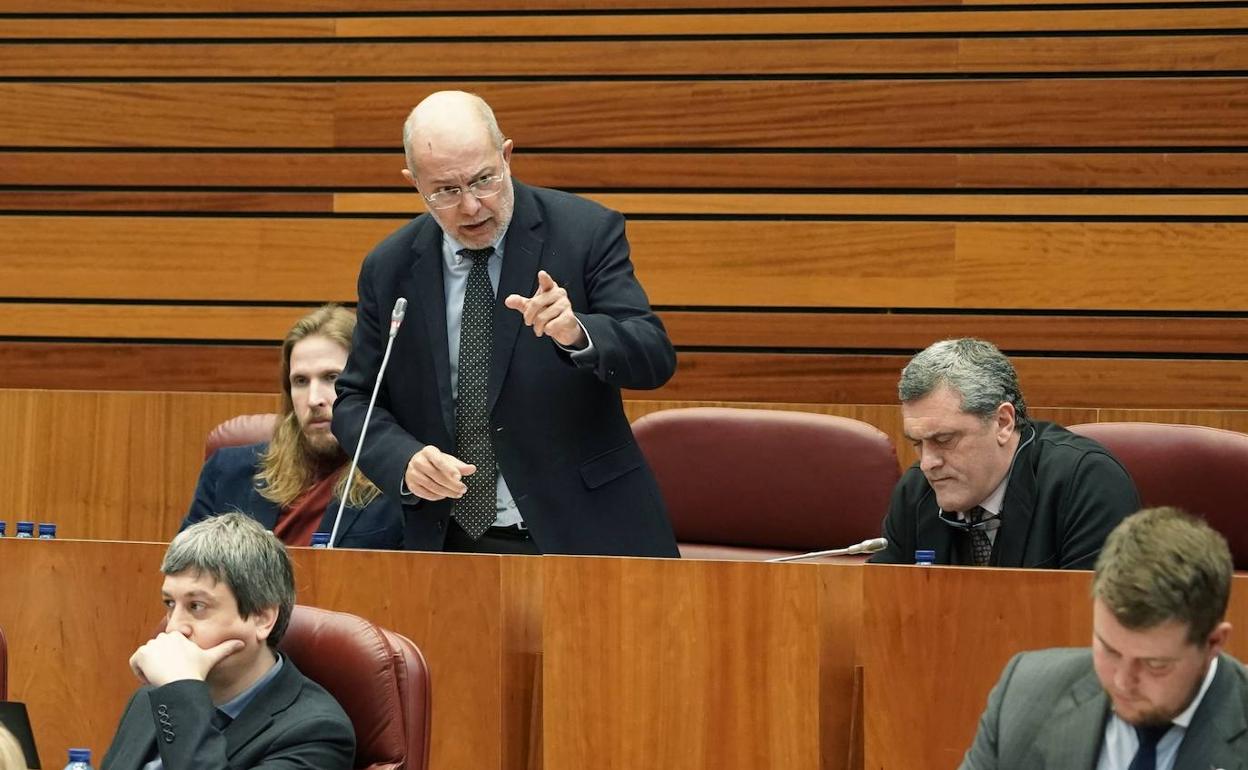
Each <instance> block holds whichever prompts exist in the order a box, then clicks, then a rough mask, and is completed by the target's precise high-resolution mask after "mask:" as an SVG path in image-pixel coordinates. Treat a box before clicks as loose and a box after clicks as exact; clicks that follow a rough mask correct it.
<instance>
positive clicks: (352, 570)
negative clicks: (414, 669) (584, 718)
mask: <svg viewBox="0 0 1248 770" xmlns="http://www.w3.org/2000/svg"><path fill="white" fill-rule="evenodd" d="M292 553H293V554H294V556H295V559H296V564H297V566H298V567H299V578H300V583H299V596H300V601H303V602H306V603H308V604H315V605H316V606H319V607H325V608H327V609H334V610H340V611H343V612H352V613H355V614H357V615H361V616H363V617H366V618H368V619H369V620H371V621H373V622H374V623H379V624H381V625H382V626H385V627H386V628H390V629H393V630H395V631H398V632H399V633H401V634H403V635H405V636H407V637H408V638H410V639H411V640H412V641H414V642H415V643H416V644H417V646H419V647H420V649H421V652H423V653H424V655H425V658H426V660H427V661H428V664H429V670H430V675H431V682H432V687H433V706H432V709H433V710H432V715H433V725H432V739H433V745H432V751H431V754H430V760H429V761H430V767H436V768H447V769H448V770H451V769H454V770H477V769H478V768H499V769H500V770H525V765H524V764H523V760H524V755H523V754H522V753H520V748H518V747H515V746H511V747H508V745H507V743H506V742H505V740H504V736H508V735H510V731H511V730H513V729H514V726H515V725H516V724H517V723H518V722H519V721H521V720H523V722H524V723H525V724H526V725H527V721H528V719H529V716H530V710H529V703H528V702H527V694H526V693H525V692H524V691H523V690H517V689H515V688H516V687H517V686H523V684H524V682H525V681H528V682H529V683H530V685H529V686H530V688H531V676H532V670H531V667H529V668H526V667H525V665H524V664H525V660H524V656H525V655H531V654H532V651H533V649H532V648H533V645H536V644H540V640H538V639H537V638H536V637H537V634H538V631H537V629H540V627H541V600H540V597H541V587H540V585H538V584H539V583H540V579H541V576H540V573H539V572H538V571H537V569H536V564H535V563H536V562H538V561H540V560H537V559H527V560H526V561H528V562H533V563H530V564H524V565H520V566H516V567H514V568H513V567H511V566H510V565H508V564H507V562H509V561H511V559H503V558H501V557H498V556H468V557H465V556H462V555H458V554H428V553H426V554H419V555H417V554H412V553H401V552H385V551H350V550H346V551H344V550H334V551H319V550H316V551H314V550H313V549H295V550H293V551H292ZM526 678H527V680H526ZM508 748H510V751H508Z"/></svg>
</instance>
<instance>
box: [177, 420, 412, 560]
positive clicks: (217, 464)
mask: <svg viewBox="0 0 1248 770" xmlns="http://www.w3.org/2000/svg"><path fill="white" fill-rule="evenodd" d="M267 447H268V444H263V443H262V444H251V445H248V446H235V447H222V448H220V449H218V450H217V451H216V452H214V453H213V455H212V456H211V457H209V458H208V461H207V462H205V463H204V468H203V470H201V471H200V473H199V483H198V484H197V485H196V487H195V499H194V500H192V501H191V510H190V512H188V513H187V514H186V519H184V520H183V521H182V527H181V529H186V528H187V527H189V526H191V525H192V524H194V523H195V522H197V521H202V520H204V519H206V518H208V517H210V516H215V515H217V514H220V513H227V512H229V511H242V512H243V513H245V514H247V515H248V516H250V517H252V518H253V519H255V520H256V521H258V522H260V523H261V524H263V525H264V526H265V527H267V528H268V529H273V526H274V525H275V524H277V517H278V514H279V513H281V509H280V508H279V507H278V505H277V503H275V502H273V501H272V500H269V499H266V498H265V497H264V495H261V494H260V486H259V485H260V482H258V481H256V479H255V476H256V471H257V469H258V468H259V465H260V455H261V454H262V453H263V452H264V450H265V448H267ZM396 497H397V496H396ZM337 514H338V501H337V500H332V501H330V504H329V506H328V507H327V508H326V509H325V516H324V518H322V520H321V525H320V526H319V527H317V531H318V532H332V531H333V528H334V516H336V515H337ZM334 545H335V546H336V547H339V548H402V547H403V514H402V509H401V507H400V505H399V504H398V502H396V499H395V498H391V497H387V496H386V495H381V496H380V497H378V498H377V499H375V500H373V501H372V502H371V503H369V504H368V505H366V506H364V508H363V509H362V510H361V509H359V508H352V507H351V506H349V505H348V506H347V507H346V508H345V509H344V510H343V512H342V523H341V524H340V525H339V526H338V540H337V542H335V543H334Z"/></svg>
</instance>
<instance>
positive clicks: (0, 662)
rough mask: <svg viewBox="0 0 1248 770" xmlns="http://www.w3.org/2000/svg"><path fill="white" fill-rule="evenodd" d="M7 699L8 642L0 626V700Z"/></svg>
mask: <svg viewBox="0 0 1248 770" xmlns="http://www.w3.org/2000/svg"><path fill="white" fill-rule="evenodd" d="M8 699H9V643H8V641H6V640H5V638H4V629H3V628H0V700H8Z"/></svg>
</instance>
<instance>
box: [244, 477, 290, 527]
mask: <svg viewBox="0 0 1248 770" xmlns="http://www.w3.org/2000/svg"><path fill="white" fill-rule="evenodd" d="M262 488H263V487H262V482H259V481H253V482H252V484H251V495H250V499H249V500H248V504H249V505H250V509H249V511H248V513H250V514H251V515H252V516H253V517H254V518H255V520H256V521H258V522H260V523H261V524H263V525H264V528H265V529H273V527H274V526H276V525H277V517H278V516H279V515H280V514H281V512H282V510H281V508H279V507H278V505H277V503H275V502H273V501H272V500H270V499H268V498H267V497H265V496H264V495H262V494H260V490H261V489H262Z"/></svg>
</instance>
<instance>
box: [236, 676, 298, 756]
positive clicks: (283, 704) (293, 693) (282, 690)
mask: <svg viewBox="0 0 1248 770" xmlns="http://www.w3.org/2000/svg"><path fill="white" fill-rule="evenodd" d="M299 688H300V681H299V670H298V669H297V668H295V666H294V664H293V663H291V662H290V658H286V659H285V660H284V661H283V662H282V670H281V671H279V672H278V673H277V677H276V678H275V679H274V680H273V681H272V682H269V684H268V686H266V687H265V688H264V689H263V690H261V691H260V692H259V693H257V694H256V697H255V699H253V700H252V701H251V703H248V704H247V708H245V709H243V713H241V714H239V715H238V719H235V720H234V721H233V722H231V723H230V724H229V726H228V727H226V728H225V731H224V735H225V753H226V756H227V757H229V758H230V759H233V758H234V756H235V755H236V754H238V752H239V751H241V750H242V749H243V748H244V747H245V746H246V745H247V744H248V743H250V742H251V740H252V739H253V738H255V737H256V735H258V734H259V733H260V732H261V731H263V730H264V729H265V728H267V727H268V726H269V725H270V724H272V723H273V715H274V714H277V713H279V712H281V711H285V710H286V709H287V708H289V707H290V704H291V703H293V702H294V700H295V698H296V697H297V696H298V695H299Z"/></svg>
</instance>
